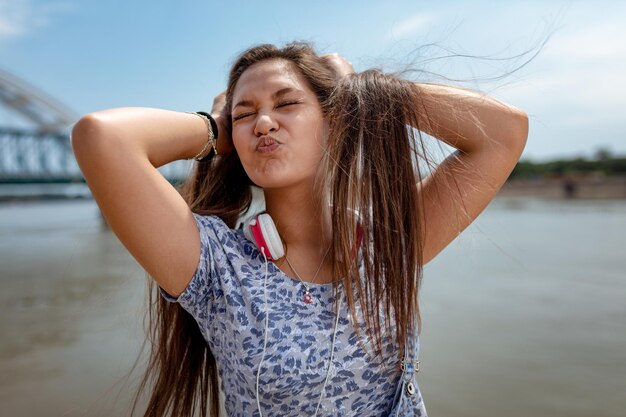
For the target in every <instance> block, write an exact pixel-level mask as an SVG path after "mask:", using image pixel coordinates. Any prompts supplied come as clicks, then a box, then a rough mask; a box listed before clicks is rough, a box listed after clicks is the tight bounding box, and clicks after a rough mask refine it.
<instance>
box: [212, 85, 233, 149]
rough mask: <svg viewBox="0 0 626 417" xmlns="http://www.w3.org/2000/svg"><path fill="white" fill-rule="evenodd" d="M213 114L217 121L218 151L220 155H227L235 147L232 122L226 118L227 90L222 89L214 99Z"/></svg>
mask: <svg viewBox="0 0 626 417" xmlns="http://www.w3.org/2000/svg"><path fill="white" fill-rule="evenodd" d="M211 116H213V118H214V119H215V123H217V153H218V155H226V154H228V153H231V152H232V151H233V149H234V146H233V141H232V138H231V135H230V129H229V126H230V123H228V120H227V119H226V118H227V117H228V112H227V111H226V91H222V92H221V93H219V94H218V95H216V96H215V98H214V99H213V108H212V109H211Z"/></svg>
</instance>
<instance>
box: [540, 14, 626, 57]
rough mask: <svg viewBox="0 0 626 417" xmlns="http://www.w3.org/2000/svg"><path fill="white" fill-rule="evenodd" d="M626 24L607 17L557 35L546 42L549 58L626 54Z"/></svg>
mask: <svg viewBox="0 0 626 417" xmlns="http://www.w3.org/2000/svg"><path fill="white" fill-rule="evenodd" d="M624 39H626V25H624V21H623V19H617V18H608V19H606V20H603V21H602V22H597V23H595V24H594V25H591V26H586V27H584V28H583V29H581V30H577V31H575V32H573V33H566V34H563V35H559V34H558V33H557V35H556V36H555V37H554V39H552V40H551V41H550V42H549V43H548V45H547V46H546V55H547V56H548V57H550V58H554V59H558V60H562V59H565V60H567V61H572V60H577V61H578V60H580V61H590V60H595V59H613V58H615V57H621V58H622V59H624V58H626V42H624Z"/></svg>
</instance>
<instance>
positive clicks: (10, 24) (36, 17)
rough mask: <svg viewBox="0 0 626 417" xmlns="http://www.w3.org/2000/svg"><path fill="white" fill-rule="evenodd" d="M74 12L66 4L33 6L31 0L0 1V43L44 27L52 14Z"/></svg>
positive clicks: (72, 8) (70, 5) (71, 7)
mask: <svg viewBox="0 0 626 417" xmlns="http://www.w3.org/2000/svg"><path fill="white" fill-rule="evenodd" d="M72 10H74V6H73V5H72V4H70V3H66V2H57V3H52V4H34V2H33V0H0V41H2V40H5V39H9V38H16V37H20V36H24V35H28V34H29V33H32V32H34V31H36V30H38V29H40V28H43V27H46V26H47V25H48V24H49V23H50V21H51V18H52V16H53V15H54V14H56V13H59V12H61V13H63V12H68V11H72Z"/></svg>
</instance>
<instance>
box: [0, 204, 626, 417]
mask: <svg viewBox="0 0 626 417" xmlns="http://www.w3.org/2000/svg"><path fill="white" fill-rule="evenodd" d="M624 248H626V201H624V200H614V201H608V200H605V201H563V200H552V201H549V200H538V199H514V198H496V199H495V200H494V201H493V202H492V204H491V205H490V206H489V207H488V208H487V209H486V210H485V211H484V212H483V213H482V214H481V216H480V217H479V218H478V219H477V220H476V221H475V222H474V223H473V224H472V225H471V226H470V227H469V228H468V229H467V230H466V231H465V232H463V234H462V235H461V236H460V237H459V238H457V239H456V240H455V241H454V242H452V243H451V244H450V246H448V247H447V248H446V249H445V250H444V251H443V252H442V253H441V254H440V255H439V256H438V257H437V258H436V259H435V260H433V261H432V262H431V263H429V264H428V265H426V267H425V278H424V284H423V287H422V293H421V296H420V300H421V306H422V314H423V331H422V336H421V346H422V349H421V357H420V361H421V371H420V373H419V375H418V380H419V384H420V388H421V390H422V394H423V396H424V399H425V402H426V406H427V408H428V411H429V414H430V415H431V417H432V416H434V417H437V416H445V417H454V416H458V417H473V416H476V417H478V416H481V417H484V416H488V417H491V416H493V417H496V416H497V417H501V416H507V417H517V416H519V417H521V416H534V417H544V416H545V417H548V416H550V417H552V416H571V417H578V416H581V417H582V416H585V417H587V416H591V415H593V416H596V417H618V416H619V417H623V416H625V415H626V250H625V249H624ZM146 279H147V278H146V276H145V273H144V272H143V270H142V269H141V268H140V267H139V266H138V265H137V264H136V262H135V261H134V260H133V258H132V257H131V256H130V255H129V254H128V253H127V252H126V251H125V249H124V248H123V246H122V245H121V244H120V243H119V241H118V240H117V239H116V237H115V236H114V235H113V234H112V233H111V232H110V231H107V230H103V229H102V227H101V223H100V218H99V213H98V210H97V207H96V205H95V203H94V202H93V201H91V200H74V201H54V202H37V203H13V204H3V205H0V280H1V283H2V288H3V291H2V292H1V293H0V334H1V335H2V337H1V338H0V375H2V378H1V379H0V404H2V415H6V416H12V417H27V416H28V417H31V416H38V417H46V416H51V417H52V416H54V417H57V416H68V417H70V416H127V415H128V407H129V399H130V395H131V394H132V391H133V389H134V387H135V386H136V383H137V376H138V375H137V373H135V374H133V375H132V376H131V378H130V379H128V380H125V379H124V376H125V375H126V373H127V372H128V371H129V370H130V368H131V366H132V364H133V363H134V361H135V359H136V358H137V355H138V353H139V347H140V345H141V342H142V341H143V330H142V326H143V324H142V320H143V314H144V310H145V307H144V303H145V301H144V299H145V291H146ZM139 369H141V365H140V366H139Z"/></svg>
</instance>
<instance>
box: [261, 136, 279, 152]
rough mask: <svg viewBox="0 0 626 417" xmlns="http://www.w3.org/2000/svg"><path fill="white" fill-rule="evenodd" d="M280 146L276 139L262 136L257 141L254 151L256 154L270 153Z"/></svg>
mask: <svg viewBox="0 0 626 417" xmlns="http://www.w3.org/2000/svg"><path fill="white" fill-rule="evenodd" d="M278 145H280V142H278V141H277V140H276V139H274V138H273V137H271V136H263V137H261V139H259V142H258V143H257V145H256V150H257V151H258V152H263V153H264V152H270V151H273V150H274V149H276V148H277V147H278Z"/></svg>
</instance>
